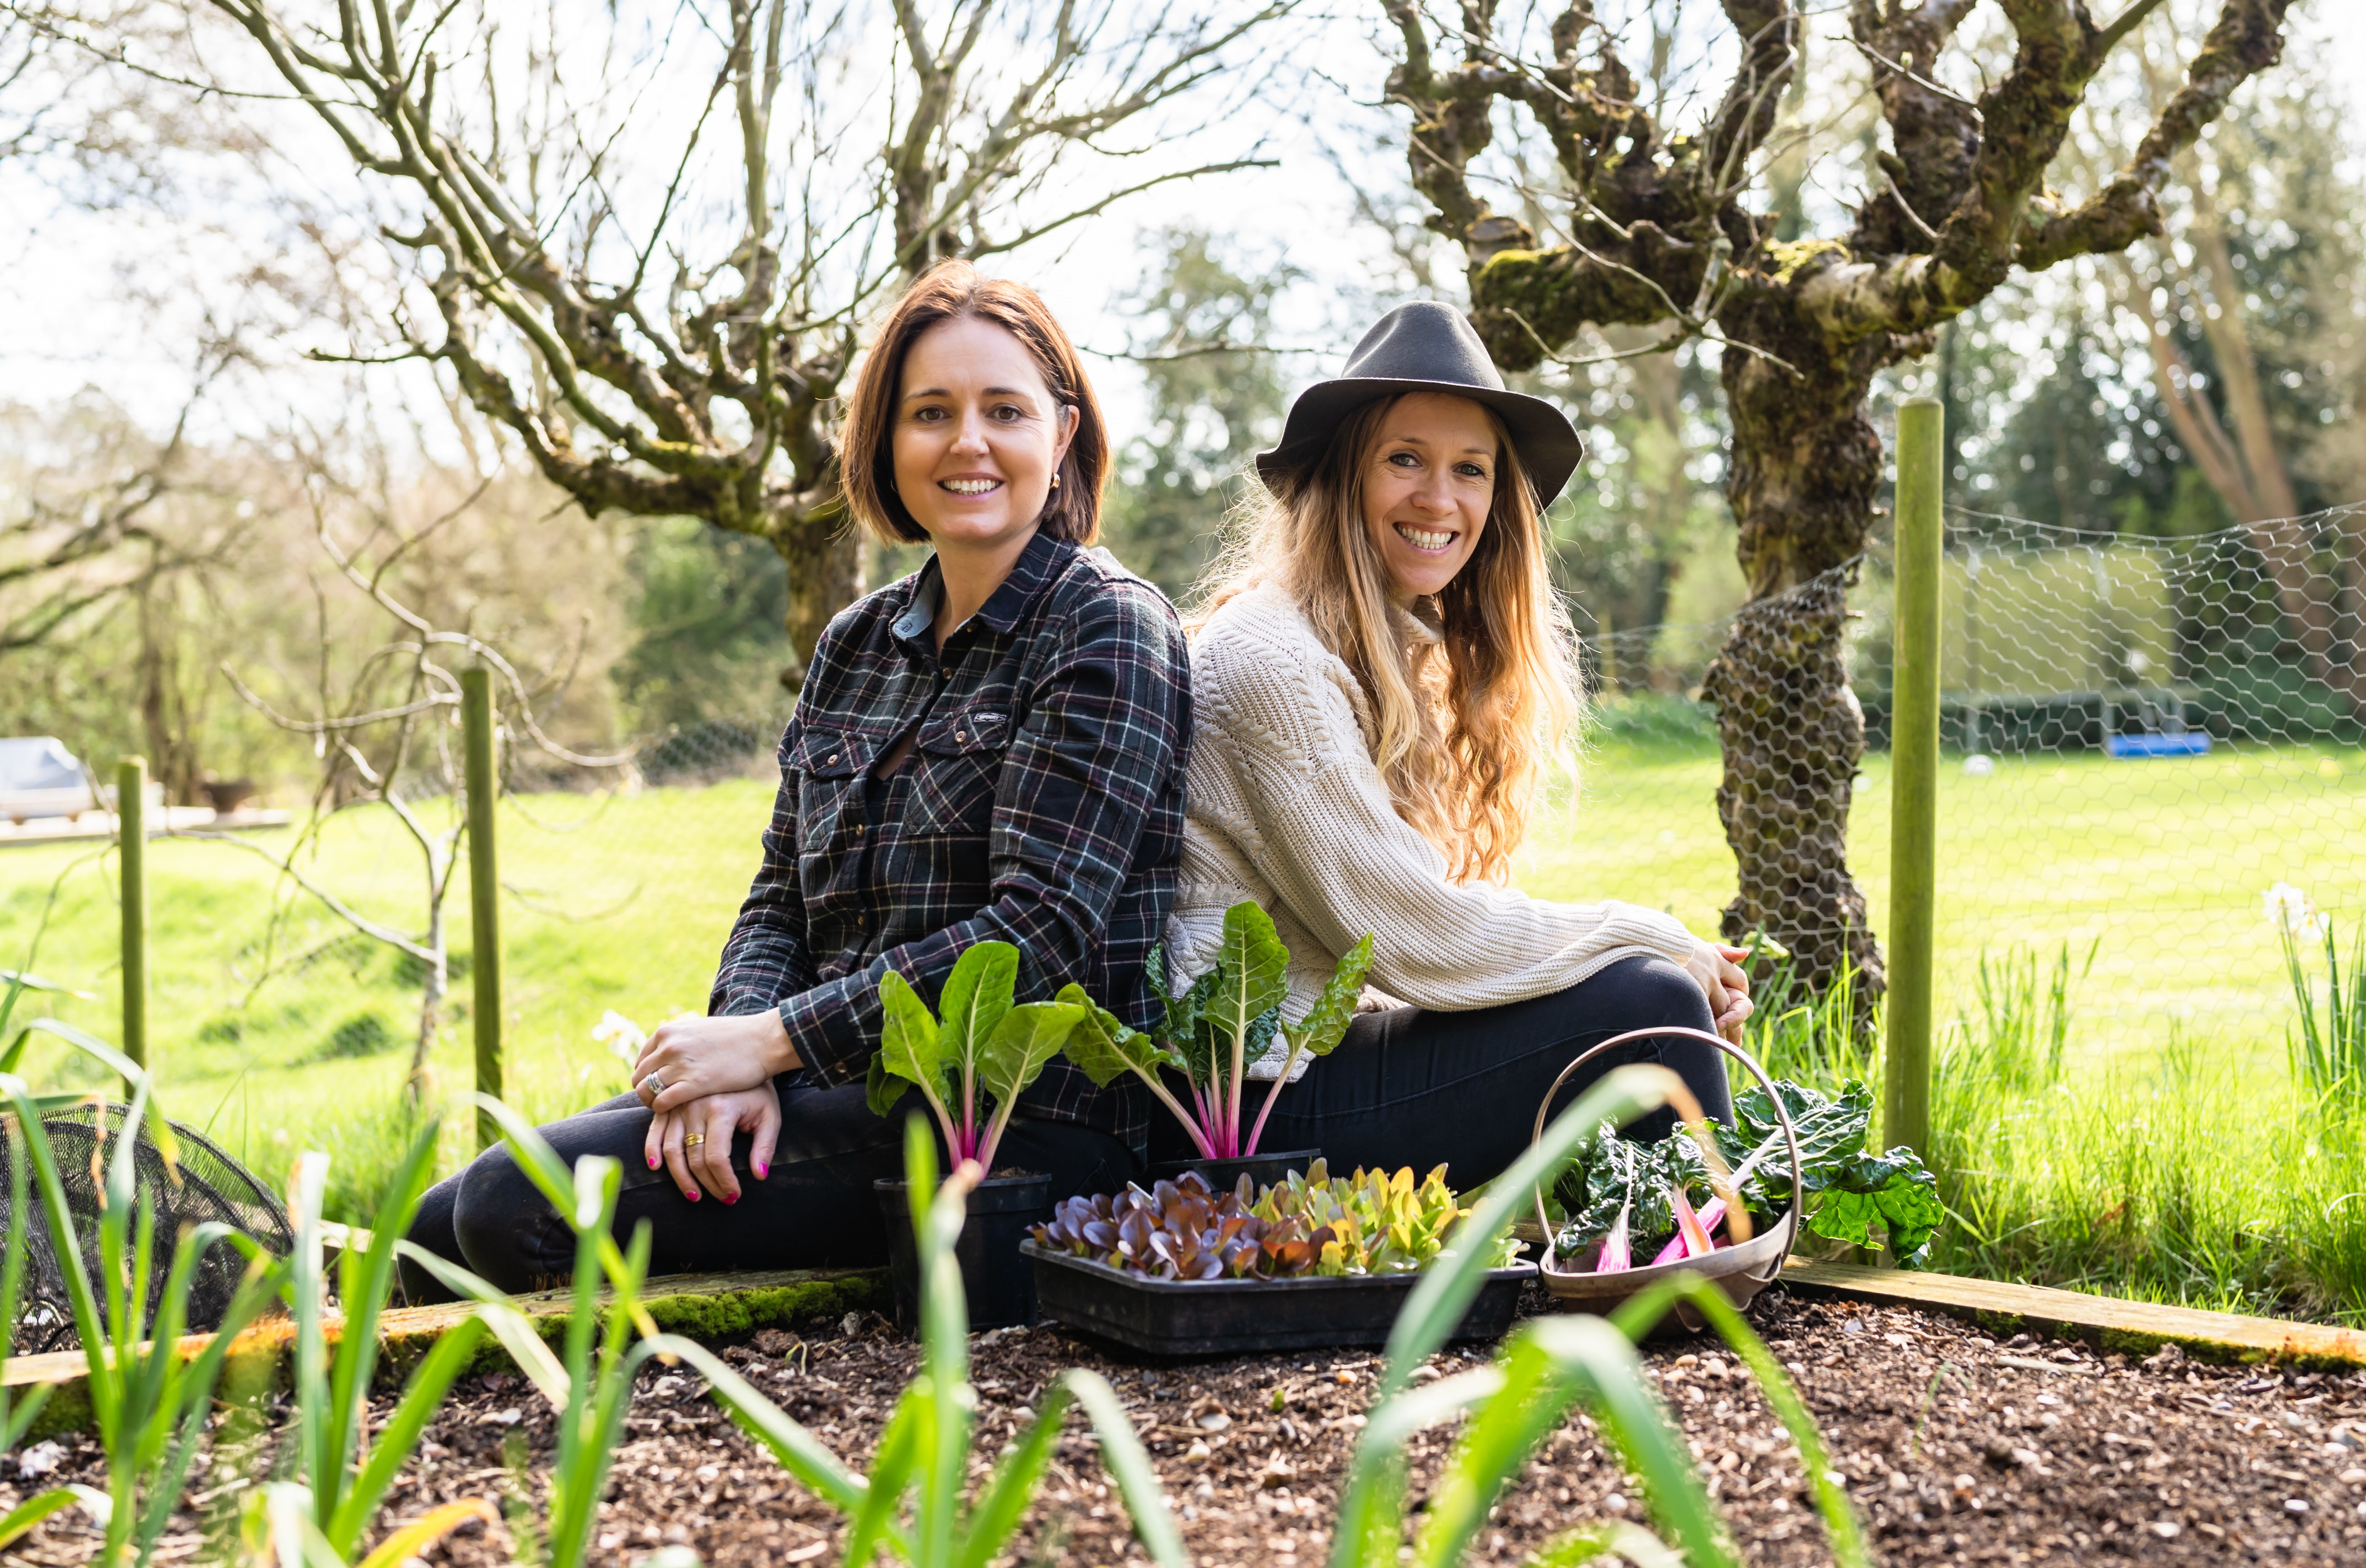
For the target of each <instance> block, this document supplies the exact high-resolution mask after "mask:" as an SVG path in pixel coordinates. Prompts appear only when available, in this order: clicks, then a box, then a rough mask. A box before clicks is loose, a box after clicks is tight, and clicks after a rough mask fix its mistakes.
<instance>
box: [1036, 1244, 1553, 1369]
mask: <svg viewBox="0 0 2366 1568" xmlns="http://www.w3.org/2000/svg"><path fill="white" fill-rule="evenodd" d="M1019 1250H1020V1252H1022V1253H1024V1254H1025V1255H1026V1256H1027V1257H1029V1258H1033V1259H1034V1260H1035V1303H1036V1310H1037V1311H1038V1312H1040V1313H1041V1314H1042V1315H1043V1316H1045V1317H1047V1318H1056V1319H1057V1320H1058V1321H1060V1322H1062V1323H1064V1324H1066V1325H1068V1326H1069V1327H1071V1328H1081V1329H1083V1330H1084V1331H1086V1332H1087V1333H1088V1334H1093V1335H1097V1336H1098V1337H1101V1338H1103V1339H1108V1340H1112V1341H1114V1342H1115V1343H1117V1344H1120V1345H1123V1346H1125V1347H1127V1348H1129V1349H1134V1350H1144V1351H1147V1352H1149V1353H1150V1354H1152V1355H1155V1356H1233V1355H1243V1354H1248V1353H1253V1352H1257V1351H1265V1350H1311V1349H1316V1348H1324V1347H1329V1346H1343V1345H1384V1344H1386V1343H1387V1342H1388V1337H1389V1330H1390V1329H1391V1327H1393V1326H1394V1325H1395V1324H1396V1320H1397V1313H1398V1311H1399V1310H1400V1309H1402V1308H1403V1305H1404V1303H1405V1298H1406V1297H1407V1296H1409V1295H1411V1294H1412V1293H1413V1288H1414V1284H1415V1282H1417V1281H1418V1280H1420V1279H1421V1276H1420V1275H1418V1274H1359V1275H1348V1276H1344V1277H1340V1278H1333V1279H1319V1278H1318V1279H1311V1280H1145V1279H1142V1278H1140V1277H1139V1276H1137V1275H1132V1274H1127V1273H1123V1272H1121V1271H1120V1270H1118V1269H1111V1268H1110V1267H1109V1266H1108V1265H1107V1264H1102V1263H1095V1262H1093V1261H1091V1260H1090V1259H1088V1258H1074V1257H1070V1256H1069V1255H1068V1254H1066V1253H1062V1252H1053V1251H1050V1250H1048V1249H1047V1248H1045V1247H1042V1245H1041V1244H1039V1243H1037V1242H1035V1241H1033V1240H1029V1241H1025V1242H1021V1243H1020V1247H1019ZM1536 1275H1537V1270H1536V1267H1535V1265H1533V1264H1528V1263H1522V1264H1518V1265H1516V1266H1515V1267H1513V1268H1510V1269H1489V1270H1488V1272H1487V1280H1486V1283H1484V1284H1482V1285H1481V1286H1480V1287H1479V1294H1478V1295H1477V1296H1476V1297H1475V1298H1473V1299H1472V1301H1471V1303H1470V1311H1469V1312H1467V1313H1465V1314H1463V1318H1462V1325H1461V1327H1460V1328H1459V1329H1458V1330H1457V1331H1456V1332H1455V1335H1454V1337H1456V1338H1458V1339H1498V1338H1501V1337H1503V1336H1504V1335H1505V1334H1506V1333H1508V1332H1510V1330H1511V1327H1512V1321H1513V1319H1514V1318H1515V1316H1517V1315H1518V1312H1519V1305H1520V1286H1521V1285H1522V1284H1523V1283H1525V1282H1526V1281H1527V1280H1533V1279H1535V1278H1536Z"/></svg>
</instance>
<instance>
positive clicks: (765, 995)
mask: <svg viewBox="0 0 2366 1568" xmlns="http://www.w3.org/2000/svg"><path fill="white" fill-rule="evenodd" d="M842 452H843V460H844V464H845V488H846V494H847V500H848V502H849V504H850V505H851V508H852V510H853V513H854V514H855V516H856V517H858V518H859V519H861V521H862V524H863V525H864V526H865V527H867V528H868V529H869V530H870V531H871V533H872V534H873V536H876V537H878V538H881V539H883V540H884V541H887V542H890V543H919V542H923V541H925V542H927V543H929V544H931V545H933V546H934V547H935V554H934V556H933V557H932V558H931V559H930V560H929V562H928V564H927V565H925V566H924V567H922V568H921V570H919V571H918V572H917V573H915V574H914V575H913V576H911V577H908V578H906V579H904V580H903V581H900V582H896V583H893V584H891V585H890V586H888V587H886V588H884V589H882V590H880V591H879V592H876V593H873V594H871V595H870V596H868V597H867V598H865V599H863V600H862V601H861V602H860V603H858V604H854V605H853V606H851V608H849V609H847V610H846V611H844V612H843V613H842V614H840V615H839V616H838V617H837V618H836V619H835V620H833V621H831V623H830V625H829V627H828V630H827V631H826V632H824V633H823V635H822V637H821V641H820V644H819V646H818V647H817V649H815V650H814V657H813V661H812V664H811V667H810V668H809V670H808V671H807V672H806V681H805V685H804V688H803V690H802V691H801V692H800V693H799V694H798V697H797V707H796V714H795V716H794V718H792V719H791V720H790V723H789V727H788V730H787V732H786V733H785V734H784V735H783V737H782V739H781V750H780V757H781V770H782V784H781V793H780V797H779V801H778V803H777V804H776V806H775V807H774V808H773V813H772V825H771V827H770V828H768V829H766V831H765V833H764V835H763V861H762V864H761V865H760V868H759V869H758V871H757V873H756V878H755V883H754V885H753V886H751V887H750V888H749V894H748V898H747V902H746V903H745V904H744V905H743V906H742V907H741V908H740V911H739V919H738V923H737V924H736V925H735V926H734V927H733V929H732V931H731V936H730V939H729V941H728V942H726V943H725V945H724V949H723V958H722V964H721V965H720V969H719V972H718V973H717V975H716V976H715V989H714V993H713V995H712V996H711V997H710V998H708V1002H707V1014H708V1016H706V1017H704V1018H699V1019H685V1020H681V1021H674V1022H670V1023H667V1024H665V1025H662V1026H661V1027H659V1030H658V1032H656V1033H655V1034H654V1035H652V1036H651V1037H650V1039H649V1042H648V1046H647V1048H646V1049H645V1051H644V1052H643V1054H642V1055H641V1058H640V1060H639V1062H638V1063H637V1065H636V1066H635V1067H634V1070H633V1078H634V1083H635V1086H636V1087H635V1090H634V1092H633V1093H631V1094H628V1095H624V1096H620V1097H619V1098H617V1099H615V1100H610V1101H608V1102H607V1103H606V1104H604V1105H601V1106H598V1107H595V1108H594V1109H592V1110H591V1111H584V1112H582V1113H580V1115H576V1116H571V1117H569V1118H568V1119H567V1120H566V1121H564V1122H558V1123H557V1124H555V1125H553V1126H550V1127H546V1128H544V1129H543V1134H544V1135H545V1136H546V1137H547V1138H548V1139H549V1140H550V1142H551V1144H552V1145H553V1146H554V1147H556V1148H557V1150H558V1153H559V1155H560V1156H562V1157H563V1158H565V1159H566V1160H568V1161H569V1163H570V1164H571V1163H572V1162H573V1161H574V1160H575V1159H576V1158H577V1157H579V1156H582V1155H586V1154H603V1155H611V1156H615V1157H617V1158H619V1159H621V1160H623V1161H624V1162H625V1190H624V1194H623V1196H622V1198H621V1200H620V1201H619V1203H618V1206H617V1215H616V1225H617V1229H618V1232H619V1234H620V1235H629V1234H630V1233H631V1231H632V1229H633V1227H634V1226H635V1225H636V1224H638V1223H639V1222H640V1221H641V1220H643V1219H650V1220H653V1221H655V1222H656V1224H655V1225H654V1238H653V1239H654V1244H655V1250H654V1252H653V1255H652V1257H651V1260H650V1269H651V1272H653V1273H660V1274H662V1273H669V1272H677V1271H685V1270H695V1269H722V1268H730V1269H751V1268H752V1269H788V1268H805V1267H811V1266H816V1265H821V1264H854V1263H862V1262H867V1261H875V1260H877V1259H879V1258H884V1255H885V1250H886V1240H885V1235H884V1226H883V1224H882V1223H881V1221H880V1218H879V1212H878V1209H877V1207H876V1205H875V1203H874V1201H873V1196H872V1192H871V1183H872V1181H873V1179H874V1178H878V1177H883V1176H894V1175H898V1174H900V1173H901V1169H902V1158H901V1149H902V1142H901V1134H902V1127H901V1116H900V1114H899V1115H897V1116H894V1117H891V1118H888V1119H882V1118H880V1117H877V1116H874V1115H873V1114H872V1113H871V1111H870V1110H869V1109H868V1107H867V1106H866V1104H865V1102H864V1089H863V1078H864V1073H865V1070H866V1068H867V1066H868V1065H869V1062H870V1058H871V1055H872V1052H873V1046H874V1044H875V1043H876V1041H877V1039H878V1033H879V977H880V976H881V975H882V974H883V973H884V972H885V971H886V970H887V969H890V968H893V969H895V970H896V971H897V972H898V973H899V974H901V975H902V976H904V977H905V978H906V979H907V980H908V981H910V982H911V983H912V985H913V986H914V987H915V988H917V989H918V991H919V993H920V995H921V997H922V998H924V999H933V998H934V997H935V995H936V993H937V990H938V988H939V987H941V985H942V983H943V981H944V978H945V976H946V975H947V974H948V973H949V972H950V971H951V969H952V964H953V960H954V959H955V958H956V957H958V956H959V955H960V954H961V953H962V951H963V949H965V948H967V947H969V946H971V945H972V944H974V943H975V942H982V941H987V940H998V941H1003V942H1011V943H1013V944H1015V945H1016V946H1017V947H1018V948H1019V951H1020V954H1021V957H1020V976H1019V994H1020V999H1022V1000H1026V999H1048V998H1050V997H1051V996H1052V995H1053V993H1054V992H1056V991H1057V990H1058V989H1059V988H1060V987H1062V986H1064V985H1065V984H1066V983H1068V982H1069V981H1072V980H1074V981H1078V982H1081V983H1082V984H1083V986H1084V987H1085V988H1086V989H1087V991H1089V992H1090V993H1091V994H1092V995H1093V996H1094V997H1096V998H1102V999H1103V1003H1104V1005H1105V1006H1109V1007H1111V1008H1113V1009H1116V1010H1120V1011H1121V1012H1124V1013H1128V1014H1130V1015H1131V1016H1132V1021H1133V1022H1134V1023H1136V1024H1139V1025H1147V1024H1148V1023H1149V1022H1150V1021H1151V1009H1152V1007H1153V1006H1154V1002H1153V999H1152V998H1151V997H1150V996H1149V994H1148V992H1147V990H1146V988H1145V985H1144V976H1143V960H1144V954H1145V953H1147V952H1148V950H1149V948H1150V946H1151V944H1152V943H1153V942H1155V941H1156V940H1157V938H1158V935H1159V933H1160V931H1161V928H1162V926H1163V925H1164V922H1165V920H1166V912H1167V908H1168V906H1169V905H1170V904H1171V903H1172V901H1173V899H1174V895H1175V882H1176V871H1177V863H1178V862H1179V860H1180V857H1181V852H1182V838H1183V776H1184V766H1185V761H1186V755H1185V753H1186V748H1187V747H1188V745H1189V739H1190V729H1191V703H1190V686H1189V656H1188V653H1187V651H1186V649H1185V647H1184V641H1183V634H1182V628H1181V627H1180V626H1179V625H1178V624H1177V621H1176V618H1175V613H1174V611H1173V609H1172V608H1171V607H1170V606H1169V605H1168V604H1167V603H1166V600H1165V598H1163V597H1162V596H1161V595H1160V594H1159V592H1157V590H1155V588H1152V587H1150V586H1149V585H1148V584H1146V583H1144V582H1142V581H1139V580H1137V579H1135V578H1133V577H1132V576H1129V575H1128V574H1127V573H1126V572H1125V571H1124V570H1121V568H1119V567H1118V566H1117V565H1116V564H1115V563H1114V561H1112V560H1111V559H1110V558H1109V557H1108V555H1107V554H1106V553H1104V552H1100V551H1096V550H1091V549H1089V548H1087V547H1089V546H1090V545H1091V544H1092V542H1093V540H1094V539H1095V537H1096V536H1098V529H1099V513H1100V492H1101V486H1102V482H1103V480H1104V479H1105V478H1106V476H1107V474H1108V471H1109V462H1110V449H1109V440H1108V436H1107V434H1106V433H1105V432H1104V429H1103V426H1102V423H1101V416H1100V411H1099V407H1098V404H1097V402H1096V401H1095V400H1094V397H1093V392H1092V388H1091V386H1090V385H1089V383H1088V382H1087V380H1086V378H1085V374H1084V368H1083V366H1082V365H1081V364H1080V363H1079V361H1078V359H1077V356H1076V348H1075V346H1074V344H1071V343H1070V342H1069V340H1068V337H1067V334H1066V333H1064V332H1063V331H1062V330H1061V329H1060V326H1059V323H1058V322H1057V321H1054V320H1053V317H1052V314H1051V312H1050V311H1049V310H1047V309H1046V308H1045V307H1044V305H1043V302H1042V299H1039V298H1038V297H1037V296H1036V295H1035V293H1034V292H1033V291H1032V290H1031V289H1029V288H1023V287H1021V286H1020V285H1017V284H1012V283H1006V282H999V281H995V280H989V279H986V278H982V277H980V276H978V275H977V274H976V272H975V270H974V269H973V268H971V267H970V266H969V265H968V264H966V263H962V262H950V263H947V264H945V265H941V266H940V267H938V268H936V269H935V270H934V271H932V272H930V273H929V275H928V276H926V277H923V278H922V279H920V280H919V282H918V283H917V284H915V285H914V286H913V287H912V288H911V290H910V291H909V292H908V293H907V295H906V296H905V297H904V299H903V300H902V301H901V302H900V303H898V304H897V306H896V310H895V311H894V312H893V313H892V314H891V315H890V316H889V318H888V320H887V322H886V324H885V326H884V328H883V329H882V331H881V333H880V335H879V339H878V341H877V343H876V344H874V345H873V348H872V351H871V354H870V355H869V357H868V358H867V359H866V360H865V362H864V364H863V367H862V372H861V374H860V375H859V376H858V377H857V378H856V384H855V390H854V396H853V400H852V404H851V409H850V411H849V415H848V420H847V430H846V438H845V443H844V446H843V448H842ZM905 1103H906V1110H907V1111H910V1110H911V1109H912V1108H913V1107H914V1106H916V1105H917V1104H918V1098H917V1097H911V1098H909V1099H907V1101H906V1102H905ZM1145 1134H1146V1128H1145V1117H1144V1096H1143V1095H1142V1092H1141V1091H1140V1090H1139V1089H1135V1088H1132V1087H1131V1084H1130V1080H1129V1083H1128V1085H1126V1086H1121V1087H1118V1088H1112V1089H1097V1088H1095V1087H1094V1085H1093V1083H1092V1081H1091V1080H1090V1079H1088V1078H1087V1077H1085V1076H1084V1075H1083V1074H1082V1073H1080V1072H1078V1071H1076V1069H1075V1068H1073V1067H1071V1066H1069V1065H1068V1064H1067V1063H1066V1062H1065V1060H1058V1061H1054V1062H1053V1065H1052V1066H1050V1067H1048V1068H1047V1069H1046V1070H1045V1071H1044V1073H1043V1076H1042V1077H1041V1078H1040V1079H1039V1080H1037V1082H1036V1084H1035V1085H1034V1087H1033V1088H1031V1089H1029V1090H1028V1091H1027V1092H1026V1094H1025V1095H1024V1096H1023V1097H1022V1099H1021V1102H1020V1109H1019V1111H1018V1113H1017V1115H1016V1116H1015V1117H1014V1119H1013V1121H1012V1122H1011V1125H1010V1129H1009V1132H1008V1134H1007V1135H1006V1136H1005V1139H1004V1141H1003V1144H1002V1149H1003V1151H1004V1154H1005V1156H1006V1158H1007V1161H1008V1164H1010V1165H1012V1166H1016V1167H1024V1168H1030V1169H1034V1170H1040V1171H1046V1172H1049V1173H1050V1174H1051V1175H1052V1176H1053V1179H1054V1190H1055V1191H1056V1192H1058V1193H1060V1194H1062V1195H1065V1194H1068V1193H1074V1192H1086V1191H1096V1190H1098V1191H1110V1190H1114V1189H1115V1185H1116V1184H1117V1183H1119V1182H1121V1181H1124V1180H1126V1179H1131V1178H1132V1176H1134V1175H1135V1174H1136V1173H1137V1172H1138V1171H1139V1169H1140V1156H1141V1151H1142V1147H1143V1144H1144V1137H1145ZM412 1235H413V1237H414V1239H416V1240H419V1241H420V1242H422V1243H423V1245H425V1246H427V1247H429V1248H431V1249H432V1250H434V1251H435V1252H437V1253H439V1254H441V1255H442V1256H445V1257H447V1258H461V1259H465V1260H466V1262H467V1263H468V1266H469V1267H470V1268H471V1269H475V1270H476V1271H477V1272H478V1273H479V1274H481V1275H483V1276H484V1277H485V1278H487V1279H489V1280H492V1281H493V1282H494V1283H495V1284H498V1285H500V1286H502V1287H503V1288H505V1289H511V1290H518V1289H526V1288H531V1287H532V1286H533V1285H534V1284H535V1282H537V1281H540V1280H549V1279H553V1278H556V1277H558V1276H563V1275H564V1274H565V1273H566V1272H567V1271H568V1270H569V1269H570V1268H571V1267H572V1261H573V1252H574V1248H573V1242H572V1237H571V1234H570V1233H569V1230H568V1228H567V1226H566V1225H565V1224H563V1223H561V1221H560V1220H559V1218H558V1216H557V1215H556V1214H554V1213H552V1212H551V1211H550V1209H549V1207H548V1205H547V1204H546V1203H545V1202H544V1201H542V1200H541V1198H540V1197H539V1196H538V1195H537V1194H536V1193H535V1190H534V1189H533V1188H532V1187H531V1185H530V1184H529V1183H528V1182H527V1181H526V1179H525V1178H524V1175H523V1173H522V1172H520V1171H519V1169H518V1168H517V1167H516V1165H515V1164H514V1163H513V1161H512V1160H511V1158H510V1156H508V1154H506V1153H505V1152H503V1151H502V1150H500V1149H494V1150H491V1151H489V1152H488V1153H486V1154H485V1155H483V1156H479V1158H478V1160H477V1161H476V1163H475V1164H473V1165H471V1166H470V1167H469V1168H468V1169H467V1170H466V1171H464V1172H462V1173H461V1174H460V1175H459V1176H457V1177H455V1178H454V1179H451V1180H449V1181H446V1182H445V1183H443V1184H442V1185H441V1186H439V1187H437V1188H435V1189H434V1190H433V1191H432V1192H430V1194H429V1195H428V1200H427V1202H426V1203H425V1204H424V1205H423V1208H422V1210H421V1213H420V1218H419V1221H418V1223H417V1224H416V1226H415V1227H414V1229H413V1232H412ZM412 1282H413V1283H414V1284H417V1285H420V1286H422V1287H423V1288H422V1290H421V1292H420V1293H422V1294H423V1295H432V1294H434V1291H433V1289H432V1287H426V1286H425V1282H424V1281H423V1280H414V1281H412Z"/></svg>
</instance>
